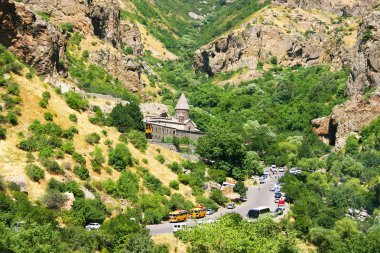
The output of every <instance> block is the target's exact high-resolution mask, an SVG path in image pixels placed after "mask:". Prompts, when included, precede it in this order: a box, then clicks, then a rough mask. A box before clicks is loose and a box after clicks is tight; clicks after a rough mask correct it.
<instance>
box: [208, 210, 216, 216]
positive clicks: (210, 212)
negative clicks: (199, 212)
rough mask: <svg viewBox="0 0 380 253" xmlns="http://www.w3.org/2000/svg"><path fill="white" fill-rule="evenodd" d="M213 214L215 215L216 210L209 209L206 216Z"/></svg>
mask: <svg viewBox="0 0 380 253" xmlns="http://www.w3.org/2000/svg"><path fill="white" fill-rule="evenodd" d="M213 213H215V212H214V210H212V209H207V210H206V214H207V215H211V214H213Z"/></svg>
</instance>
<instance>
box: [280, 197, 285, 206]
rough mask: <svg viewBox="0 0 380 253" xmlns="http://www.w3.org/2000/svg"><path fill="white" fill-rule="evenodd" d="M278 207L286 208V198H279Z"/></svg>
mask: <svg viewBox="0 0 380 253" xmlns="http://www.w3.org/2000/svg"><path fill="white" fill-rule="evenodd" d="M278 207H284V208H285V199H284V198H280V199H279V200H278Z"/></svg>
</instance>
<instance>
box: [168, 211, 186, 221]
mask: <svg viewBox="0 0 380 253" xmlns="http://www.w3.org/2000/svg"><path fill="white" fill-rule="evenodd" d="M188 217H189V214H188V213H187V211H186V210H176V211H174V212H171V213H169V222H180V221H186V220H187V218H188Z"/></svg>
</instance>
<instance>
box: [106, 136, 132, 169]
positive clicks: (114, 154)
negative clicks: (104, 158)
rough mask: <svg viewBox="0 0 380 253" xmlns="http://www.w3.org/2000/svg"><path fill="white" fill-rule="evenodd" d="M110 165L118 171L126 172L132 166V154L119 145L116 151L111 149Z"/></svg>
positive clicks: (125, 147) (126, 148) (122, 145)
mask: <svg viewBox="0 0 380 253" xmlns="http://www.w3.org/2000/svg"><path fill="white" fill-rule="evenodd" d="M108 164H109V165H111V166H112V167H114V168H115V169H116V170H118V171H122V170H124V169H125V168H126V167H127V166H132V165H133V162H132V154H131V152H130V151H129V149H128V147H127V146H126V145H125V144H123V143H119V144H117V145H116V147H115V148H114V149H111V150H110V152H109V155H108Z"/></svg>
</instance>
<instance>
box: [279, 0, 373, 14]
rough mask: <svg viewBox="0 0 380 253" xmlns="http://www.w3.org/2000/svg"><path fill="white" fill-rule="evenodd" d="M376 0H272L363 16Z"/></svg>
mask: <svg viewBox="0 0 380 253" xmlns="http://www.w3.org/2000/svg"><path fill="white" fill-rule="evenodd" d="M376 2H377V1H376V0H364V1H363V0H272V4H276V5H282V6H287V7H291V8H302V9H304V10H312V9H317V10H322V11H326V12H330V13H334V14H336V15H339V16H362V15H365V14H367V13H368V12H370V11H371V10H372V7H373V6H374V4H375V3H376Z"/></svg>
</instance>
